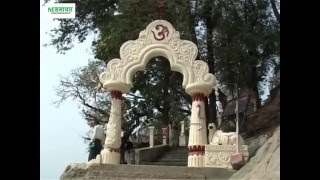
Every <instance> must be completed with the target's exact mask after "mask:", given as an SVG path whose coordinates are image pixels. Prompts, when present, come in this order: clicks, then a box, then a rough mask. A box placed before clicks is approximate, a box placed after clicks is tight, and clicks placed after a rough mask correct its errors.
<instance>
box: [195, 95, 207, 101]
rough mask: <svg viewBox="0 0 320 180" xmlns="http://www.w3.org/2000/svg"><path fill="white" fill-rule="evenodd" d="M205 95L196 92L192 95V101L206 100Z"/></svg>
mask: <svg viewBox="0 0 320 180" xmlns="http://www.w3.org/2000/svg"><path fill="white" fill-rule="evenodd" d="M205 98H206V97H205V96H204V94H202V93H195V94H193V95H192V101H205Z"/></svg>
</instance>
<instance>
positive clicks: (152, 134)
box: [149, 126, 154, 148]
mask: <svg viewBox="0 0 320 180" xmlns="http://www.w3.org/2000/svg"><path fill="white" fill-rule="evenodd" d="M149 130H150V133H149V136H150V138H149V144H150V147H151V148H153V147H154V126H150V127H149Z"/></svg>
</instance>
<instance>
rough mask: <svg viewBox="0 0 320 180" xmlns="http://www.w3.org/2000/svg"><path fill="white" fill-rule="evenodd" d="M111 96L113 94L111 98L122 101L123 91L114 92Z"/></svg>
mask: <svg viewBox="0 0 320 180" xmlns="http://www.w3.org/2000/svg"><path fill="white" fill-rule="evenodd" d="M110 94H111V98H114V99H120V100H122V92H121V91H117V90H112V91H111V92H110Z"/></svg>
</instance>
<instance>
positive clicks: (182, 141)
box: [179, 134, 187, 146]
mask: <svg viewBox="0 0 320 180" xmlns="http://www.w3.org/2000/svg"><path fill="white" fill-rule="evenodd" d="M179 146H187V141H186V135H184V134H183V135H182V134H180V136H179Z"/></svg>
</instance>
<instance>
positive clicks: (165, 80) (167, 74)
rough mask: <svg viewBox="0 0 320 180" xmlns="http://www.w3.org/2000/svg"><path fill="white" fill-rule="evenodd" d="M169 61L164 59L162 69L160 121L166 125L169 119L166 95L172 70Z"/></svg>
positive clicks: (168, 105) (168, 103)
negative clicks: (163, 67)
mask: <svg viewBox="0 0 320 180" xmlns="http://www.w3.org/2000/svg"><path fill="white" fill-rule="evenodd" d="M168 64H169V62H168V61H167V60H166V61H165V69H164V78H163V84H164V86H163V100H164V101H163V108H162V112H161V114H162V122H163V124H164V125H168V124H169V122H170V121H171V120H170V119H169V111H170V102H168V95H169V86H170V76H171V74H172V71H171V69H170V65H168Z"/></svg>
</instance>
